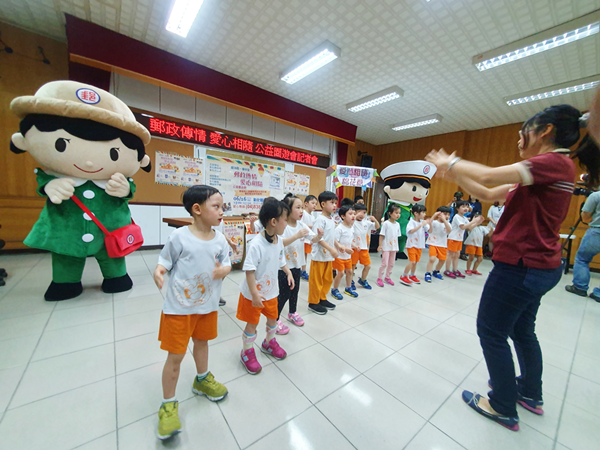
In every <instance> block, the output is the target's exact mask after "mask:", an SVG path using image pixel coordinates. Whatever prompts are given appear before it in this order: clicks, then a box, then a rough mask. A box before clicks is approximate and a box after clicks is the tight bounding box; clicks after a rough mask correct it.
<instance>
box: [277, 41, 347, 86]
mask: <svg viewBox="0 0 600 450" xmlns="http://www.w3.org/2000/svg"><path fill="white" fill-rule="evenodd" d="M341 54H342V50H341V49H340V48H339V47H337V46H335V45H334V44H332V43H331V42H329V41H325V42H323V43H322V44H321V45H319V46H318V47H317V48H315V49H314V50H312V51H311V52H309V53H307V54H306V55H304V56H303V57H302V58H300V59H299V60H298V61H296V62H295V63H294V64H293V65H292V66H291V67H290V68H289V69H287V70H285V71H284V72H282V73H281V74H280V75H279V76H280V78H281V79H282V80H283V81H285V82H286V83H289V84H294V83H295V82H296V81H299V80H301V79H302V78H304V77H305V76H307V75H310V74H311V73H313V72H314V71H315V70H318V69H320V68H321V67H323V66H324V65H325V64H328V63H330V62H331V61H333V60H334V59H336V58H338V57H339V56H341Z"/></svg>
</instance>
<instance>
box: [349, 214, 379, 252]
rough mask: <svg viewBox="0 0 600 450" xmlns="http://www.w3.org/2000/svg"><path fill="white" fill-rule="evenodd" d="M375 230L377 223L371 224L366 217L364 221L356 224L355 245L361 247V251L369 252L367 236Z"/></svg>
mask: <svg viewBox="0 0 600 450" xmlns="http://www.w3.org/2000/svg"><path fill="white" fill-rule="evenodd" d="M374 229H375V223H374V222H371V221H370V220H369V219H367V218H366V217H365V218H364V219H363V220H356V221H355V222H354V245H356V246H357V247H360V249H361V250H369V244H368V242H369V240H368V238H367V236H369V235H370V234H371V230H374Z"/></svg>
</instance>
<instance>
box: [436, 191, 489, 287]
mask: <svg viewBox="0 0 600 450" xmlns="http://www.w3.org/2000/svg"><path fill="white" fill-rule="evenodd" d="M470 207H471V206H470V205H469V202H466V201H464V200H461V201H458V202H456V215H455V216H454V217H453V218H452V230H451V231H450V234H449V235H448V260H447V261H446V271H445V272H444V275H446V276H447V277H448V278H464V277H465V276H464V275H463V274H462V273H461V272H460V270H458V258H459V257H460V251H461V250H462V245H463V237H464V235H465V230H467V231H469V230H472V229H473V228H475V227H476V226H477V225H479V224H480V223H481V222H482V221H483V218H481V219H477V221H476V222H471V223H469V219H467V218H466V217H465V214H466V213H467V211H469V208H470ZM479 217H481V216H479Z"/></svg>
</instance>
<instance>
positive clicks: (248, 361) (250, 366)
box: [240, 348, 262, 375]
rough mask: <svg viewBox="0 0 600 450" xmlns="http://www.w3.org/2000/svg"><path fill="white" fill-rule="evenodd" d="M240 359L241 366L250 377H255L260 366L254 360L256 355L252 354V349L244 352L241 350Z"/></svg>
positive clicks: (260, 368)
mask: <svg viewBox="0 0 600 450" xmlns="http://www.w3.org/2000/svg"><path fill="white" fill-rule="evenodd" d="M240 359H241V361H242V364H243V365H244V367H245V368H246V371H247V372H248V373H249V374H250V375H256V374H257V373H259V372H260V371H261V370H262V366H261V365H260V363H259V362H258V360H257V359H256V353H254V348H251V349H248V350H246V351H244V350H242V354H241V355H240Z"/></svg>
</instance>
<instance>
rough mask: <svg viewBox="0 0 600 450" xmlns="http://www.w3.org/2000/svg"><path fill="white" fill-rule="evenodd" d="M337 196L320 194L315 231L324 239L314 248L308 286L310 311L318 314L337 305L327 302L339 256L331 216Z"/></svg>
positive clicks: (331, 193) (314, 245)
mask: <svg viewBox="0 0 600 450" xmlns="http://www.w3.org/2000/svg"><path fill="white" fill-rule="evenodd" d="M336 202H337V195H335V194H334V193H333V192H330V191H325V192H321V193H320V194H319V205H320V206H321V211H322V213H321V215H320V216H319V217H317V219H316V220H315V223H314V225H313V230H315V229H316V230H318V229H319V228H320V229H322V230H323V237H322V238H321V240H319V241H318V242H317V243H316V244H313V246H312V254H311V261H310V283H309V284H308V303H309V305H308V309H310V310H311V311H312V312H314V313H317V314H327V310H329V309H335V305H334V304H333V303H331V302H329V301H327V293H328V292H329V289H331V283H332V282H333V267H332V263H333V260H334V259H335V258H337V256H338V252H337V250H336V247H335V225H334V223H333V218H332V217H331V215H332V214H333V213H334V211H335V207H336Z"/></svg>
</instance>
